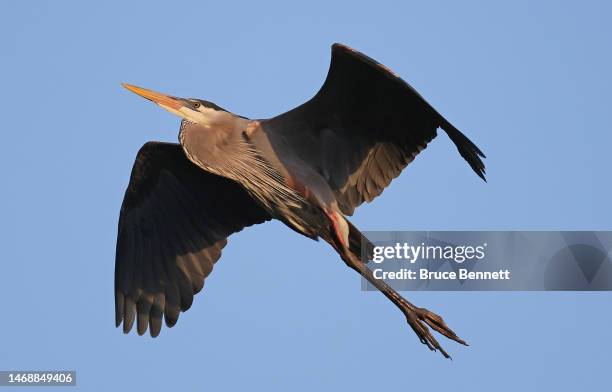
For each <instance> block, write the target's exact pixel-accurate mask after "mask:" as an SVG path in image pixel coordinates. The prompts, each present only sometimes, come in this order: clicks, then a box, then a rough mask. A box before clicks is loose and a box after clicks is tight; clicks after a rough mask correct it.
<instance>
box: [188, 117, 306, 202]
mask: <svg viewBox="0 0 612 392" xmlns="http://www.w3.org/2000/svg"><path fill="white" fill-rule="evenodd" d="M247 124H248V121H244V122H242V121H241V122H240V123H236V124H233V126H231V127H228V128H225V129H221V128H210V129H202V128H198V126H197V125H196V124H191V123H186V124H185V125H183V124H181V132H180V134H179V141H180V143H181V145H182V146H183V150H184V151H185V154H186V155H187V157H188V158H189V160H190V161H192V162H193V163H195V164H196V165H198V166H199V167H201V168H202V169H204V170H206V171H209V172H211V173H214V174H217V175H220V176H223V177H226V178H229V179H231V180H234V181H236V182H238V183H240V184H241V185H242V186H244V187H245V188H246V189H247V191H248V192H249V193H250V194H251V195H252V196H253V197H255V198H256V199H257V200H259V201H260V203H261V204H262V205H263V206H264V207H266V208H267V209H268V210H269V211H270V212H273V211H274V210H276V209H277V208H278V206H281V205H282V206H284V207H294V208H301V207H302V206H303V205H304V202H305V200H304V199H303V198H302V197H301V196H300V195H299V194H297V193H296V192H295V191H294V190H293V189H291V188H290V187H289V186H287V185H286V184H285V179H284V178H283V176H282V174H281V173H279V172H278V170H276V169H275V168H273V167H272V166H271V165H270V164H269V163H268V162H267V161H266V159H265V158H264V157H262V155H261V154H260V152H259V151H258V150H257V148H256V147H255V146H253V145H252V144H251V143H250V142H249V141H248V140H247V138H246V137H245V136H244V131H245V130H246V126H247Z"/></svg>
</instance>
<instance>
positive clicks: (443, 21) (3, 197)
mask: <svg viewBox="0 0 612 392" xmlns="http://www.w3.org/2000/svg"><path fill="white" fill-rule="evenodd" d="M86 3H87V2H76V1H75V2H68V1H49V2H43V1H15V2H8V1H6V2H3V3H2V5H1V6H0V52H1V54H0V64H1V68H0V69H1V72H0V86H1V91H0V113H1V115H2V117H1V118H2V125H1V127H0V132H2V154H0V167H1V168H2V192H1V194H0V201H1V202H0V216H1V219H0V239H1V240H0V241H1V243H2V260H1V263H2V264H1V267H0V268H1V269H0V298H1V301H2V314H3V316H2V325H1V326H0V332H1V334H0V369H5V370H12V369H76V370H77V372H78V384H79V386H78V387H77V388H76V389H77V390H83V391H128V390H149V391H154V390H159V391H161V390H174V388H176V390H188V391H192V390H207V391H220V390H266V391H286V390H294V391H312V390H351V391H372V390H376V391H383V390H388V391H397V390H417V389H420V390H428V391H435V390H443V389H445V390H453V391H455V390H459V391H463V390H465V391H468V390H469V391H481V390H482V391H488V390H492V389H493V390H499V391H517V390H518V391H522V392H523V391H536V390H538V391H539V390H556V391H571V390H577V389H580V390H589V389H593V390H603V389H605V388H606V387H607V386H608V383H609V376H608V375H609V363H610V351H611V350H612V340H611V339H610V334H609V330H610V325H611V324H612V312H610V305H611V304H612V294H610V293H486V292H478V293H443V292H436V293H432V292H423V293H404V294H405V295H406V297H407V298H409V299H410V300H412V301H413V302H415V303H416V304H418V305H421V306H425V307H428V308H429V309H432V310H434V311H436V312H438V313H439V314H441V315H443V316H444V317H445V318H446V320H447V321H448V322H449V324H450V325H451V327H452V328H454V329H455V331H457V332H458V333H459V334H460V335H461V336H462V337H463V338H465V339H466V340H467V341H468V342H469V343H470V344H471V346H470V347H469V348H465V347H462V346H459V345H456V344H453V343H452V342H450V341H444V345H445V347H446V348H447V349H448V351H449V352H450V353H451V354H452V355H453V356H454V361H452V362H451V361H448V360H444V359H443V358H442V357H441V356H440V355H439V354H433V353H430V352H429V351H428V350H427V349H426V348H425V347H424V346H422V345H421V344H420V343H419V342H418V340H417V338H416V337H415V335H414V334H413V332H412V331H411V330H410V328H409V327H408V326H407V325H406V323H405V320H404V318H403V317H402V316H401V314H400V313H399V312H398V311H397V310H396V309H395V308H394V307H393V306H392V305H391V304H390V303H388V301H387V300H386V299H385V298H384V297H383V296H382V295H380V294H378V293H374V292H362V291H360V280H359V277H358V276H357V275H356V274H355V273H354V272H353V271H350V270H349V269H347V268H346V267H345V265H344V264H343V263H342V262H341V261H340V260H339V258H338V257H337V256H336V255H335V254H334V252H333V251H332V250H331V249H329V247H328V246H326V245H325V244H323V243H315V242H313V241H310V240H308V239H305V238H300V237H299V236H297V235H295V234H294V233H293V232H292V231H290V230H288V229H286V228H285V227H284V226H283V225H282V224H280V223H269V224H266V225H261V226H259V227H255V228H252V229H249V230H246V231H244V232H242V233H239V234H238V235H236V236H234V237H232V238H231V239H230V242H229V244H228V247H227V248H226V251H225V253H224V256H223V258H222V259H221V261H220V262H219V263H218V264H217V267H216V269H215V271H213V274H212V275H211V277H210V279H208V280H207V286H206V287H205V289H204V291H203V292H202V293H200V294H199V295H198V296H197V298H196V300H195V303H194V306H193V307H192V309H191V310H190V311H189V312H187V313H185V314H183V315H182V316H181V319H180V320H179V323H178V324H177V326H176V327H175V328H173V329H170V330H169V329H164V330H163V331H162V333H161V336H160V337H159V338H157V339H151V338H150V337H148V336H144V337H139V336H137V335H136V334H134V333H132V334H131V335H128V336H125V335H123V334H122V333H121V331H120V330H118V329H115V328H114V324H113V323H114V315H113V312H114V307H113V306H114V305H113V269H114V252H115V236H116V227H117V219H118V213H119V206H120V203H121V200H122V197H123V192H124V190H125V187H126V185H127V181H128V176H129V173H130V169H131V166H132V163H133V159H134V157H135V154H136V152H137V150H138V148H139V147H140V146H141V145H142V144H143V143H144V142H146V141H148V140H165V141H175V140H176V138H177V130H178V122H179V120H178V119H177V118H176V117H174V116H172V115H170V114H168V113H166V112H164V111H162V110H160V109H159V108H156V107H154V105H151V104H150V103H147V102H146V101H144V100H143V99H141V98H138V97H136V96H134V95H133V94H131V93H129V92H128V91H126V90H124V89H122V88H121V87H120V83H121V82H130V83H134V84H137V85H143V86H145V87H150V88H154V89H159V90H161V91H165V92H168V93H173V94H176V95H183V96H197V97H201V98H205V99H209V100H212V101H214V102H216V103H218V104H219V105H221V106H223V107H227V108H228V109H230V110H232V111H234V112H236V113H239V114H242V115H245V116H249V117H268V116H272V115H275V114H278V113H281V112H283V111H285V110H287V109H289V108H291V107H294V106H296V105H297V104H299V103H301V102H303V101H305V100H306V99H308V98H309V97H311V96H312V95H313V94H314V93H315V91H316V90H317V89H318V87H319V86H320V84H321V83H322V81H323V79H324V77H325V74H326V72H327V67H328V63H329V55H330V50H329V47H330V45H331V44H332V43H333V42H335V41H338V42H343V43H346V44H348V45H351V46H353V47H355V48H357V49H359V50H361V51H363V52H365V53H367V54H368V55H370V56H371V57H374V58H375V59H377V60H379V61H381V62H382V63H384V64H386V65H388V66H389V67H391V68H392V69H394V70H395V71H396V72H397V73H399V74H400V75H401V76H402V77H404V78H405V79H406V80H407V81H408V82H409V83H411V84H413V86H415V87H416V88H417V89H418V90H419V91H420V92H421V93H422V94H423V95H424V96H425V97H426V98H427V99H428V100H429V101H430V102H431V103H432V104H433V105H434V106H435V107H436V108H438V110H439V111H440V112H441V113H443V114H444V115H445V116H446V117H447V118H448V119H450V120H451V121H452V122H453V123H454V124H455V125H457V126H458V127H459V128H460V129H462V130H463V131H464V132H465V133H466V134H467V135H469V136H470V138H472V140H474V141H475V142H476V143H477V144H478V145H479V146H480V147H481V148H482V149H483V151H484V152H485V153H486V154H487V156H488V159H487V160H486V164H487V174H488V178H489V183H488V184H485V183H483V182H481V181H480V180H479V179H478V178H477V177H476V176H475V175H474V174H473V173H472V172H471V170H470V169H469V167H468V166H467V165H466V164H465V162H464V161H463V160H462V159H461V158H459V156H458V155H457V153H456V150H455V149H454V148H453V147H452V146H451V142H450V141H449V140H448V138H447V137H446V136H445V135H441V137H439V138H438V139H436V140H435V141H434V142H433V143H432V144H431V145H430V147H429V148H428V149H427V150H426V151H425V153H423V154H421V155H420V156H419V157H418V159H417V160H416V161H415V162H414V163H413V164H412V165H411V166H410V167H409V168H408V169H407V170H405V171H404V173H403V174H402V176H401V177H400V178H399V179H398V180H396V181H395V182H393V184H392V186H391V187H390V188H389V189H387V190H386V191H385V193H384V194H383V195H382V197H380V198H378V199H377V200H376V201H375V202H374V203H372V204H370V205H366V206H364V207H362V208H361V209H359V210H358V212H357V214H356V215H355V217H354V218H353V221H354V223H355V224H357V225H358V226H359V227H360V228H362V230H391V229H396V230H401V229H403V230H413V229H414V230H452V229H474V230H487V229H493V230H495V229H497V230H501V229H517V230H519V229H520V230H525V229H536V230H537V229H547V230H548V229H549V230H562V229H566V230H567V229H583V230H588V229H599V230H609V229H612V222H611V212H610V200H612V183H611V181H610V167H611V164H610V154H609V149H610V144H612V132H611V129H610V119H609V114H610V108H611V107H612V102H611V98H610V91H612V77H611V76H610V70H611V69H612V55H611V52H610V48H611V47H612V39H611V38H612V28H611V27H610V23H609V17H610V15H611V14H612V8H611V7H610V5H609V3H607V2H603V1H602V2H593V1H586V2H562V1H540V2H532V1H512V2H497V3H498V4H497V5H494V4H492V3H491V2H485V1H483V2H397V3H389V2H385V1H376V2H373V1H369V2H364V3H358V2H354V1H351V2H345V3H339V2H338V3H335V2H334V3H333V4H332V2H328V1H307V2H302V3H301V5H291V6H290V5H288V2H283V4H276V5H275V4H271V3H267V2H263V1H255V2H248V3H247V2H245V3H244V4H231V3H230V2H224V1H216V2H200V1H189V2H180V1H174V2H169V1H164V2H153V1H147V2H140V3H137V2H110V1H97V2H89V3H88V4H86ZM279 3H280V2H279ZM425 3H426V4H425Z"/></svg>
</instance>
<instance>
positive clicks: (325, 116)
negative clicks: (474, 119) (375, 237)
mask: <svg viewBox="0 0 612 392" xmlns="http://www.w3.org/2000/svg"><path fill="white" fill-rule="evenodd" d="M124 87H126V88H127V89H128V90H130V91H132V92H134V93H136V94H138V95H140V96H142V97H144V98H146V99H148V100H150V101H152V102H153V103H155V104H157V105H158V106H160V107H162V108H164V109H166V110H167V111H169V112H171V113H174V114H176V115H178V116H179V117H181V119H182V120H181V124H180V130H179V136H178V140H179V144H175V143H161V142H153V141H152V142H147V143H146V144H145V145H143V146H142V148H141V149H140V151H138V154H137V156H136V161H135V162H134V166H133V168H132V173H131V176H130V182H129V185H128V187H127V190H126V192H125V196H124V199H123V203H122V205H121V213H120V217H119V228H118V235H117V250H116V260H115V315H116V325H117V326H119V325H121V323H123V331H124V332H125V333H128V332H129V331H130V330H131V329H132V326H133V324H134V321H136V329H137V331H138V334H140V335H142V334H144V333H145V332H146V330H147V328H148V329H149V331H150V334H151V336H154V337H155V336H157V335H158V334H159V332H160V330H161V327H162V318H163V319H164V320H165V323H166V325H167V326H168V327H172V326H174V325H175V324H176V322H177V320H178V317H179V313H180V312H181V311H186V310H187V309H189V308H190V307H191V304H192V301H193V296H194V295H195V294H197V293H198V292H200V291H201V290H202V288H203V286H204V280H205V279H206V278H207V277H208V275H209V274H210V273H211V271H212V269H213V266H214V264H215V263H216V262H217V260H218V259H219V258H220V257H221V251H222V249H223V247H224V246H225V245H226V243H227V238H228V237H229V236H230V235H231V234H233V233H236V232H238V231H240V230H242V229H244V228H245V227H248V226H252V225H254V224H258V223H263V222H266V221H268V220H270V219H278V220H280V221H281V222H283V223H284V224H285V225H287V226H288V227H289V228H291V229H293V230H294V231H296V232H297V233H300V234H302V235H304V236H306V237H309V238H312V239H314V240H318V239H319V238H320V239H323V240H324V241H326V242H327V243H329V244H330V245H331V246H332V247H333V248H334V249H335V251H336V252H337V253H338V254H339V256H340V257H341V259H342V260H343V261H344V262H345V263H346V265H347V266H348V267H350V268H352V269H353V270H355V271H357V272H358V273H359V274H360V275H361V276H363V277H364V278H365V279H367V280H368V281H369V282H371V283H372V284H373V285H374V286H375V287H376V288H377V289H378V290H380V291H381V292H382V293H383V294H384V295H385V296H386V297H387V298H388V299H389V300H391V301H392V302H393V303H394V304H395V305H396V306H397V307H398V308H399V309H400V310H401V311H402V313H403V314H404V316H405V317H406V319H407V322H408V324H409V325H410V327H412V329H413V330H414V332H415V333H416V335H417V336H418V338H419V339H420V341H421V342H422V343H423V344H425V345H426V346H427V347H429V348H430V349H431V350H434V351H435V350H439V351H440V352H441V353H442V354H443V355H444V356H445V357H448V354H447V353H446V351H444V349H442V347H441V346H440V344H439V343H438V341H437V340H436V338H435V337H434V336H433V334H432V333H431V331H430V328H431V329H433V330H435V331H437V332H438V333H440V334H442V335H443V336H445V337H447V338H449V339H452V340H454V341H456V342H459V343H461V344H465V342H464V341H463V340H461V339H460V338H459V337H458V336H457V335H456V334H455V333H454V332H453V331H452V330H451V329H450V328H449V327H448V326H447V325H446V323H445V322H444V320H443V319H442V318H441V317H440V316H438V315H437V314H435V313H433V312H431V311H429V310H427V309H424V308H420V307H417V306H415V305H413V304H412V303H410V302H408V301H407V300H405V299H404V298H403V297H402V296H401V295H399V294H398V293H397V292H396V291H395V290H393V289H392V288H391V287H389V286H388V285H387V284H386V283H385V282H384V281H383V280H378V279H375V278H374V276H373V275H372V272H371V271H370V269H369V268H368V267H367V265H366V264H367V260H362V258H361V249H362V241H367V239H365V238H362V235H361V233H360V232H359V230H358V229H357V228H356V227H355V226H354V225H353V224H351V222H349V220H348V219H347V218H346V217H347V216H350V215H352V214H353V212H354V210H355V208H356V207H358V206H359V205H361V204H362V203H363V202H370V201H372V200H373V199H374V198H375V197H377V196H378V195H380V194H381V193H382V191H383V190H384V189H385V188H386V187H387V186H388V185H389V184H390V183H391V181H392V180H393V179H394V178H395V177H397V176H398V175H399V174H400V172H401V171H402V170H403V169H404V168H405V167H406V166H407V165H408V164H409V163H410V162H411V161H412V160H413V159H414V158H415V157H416V155H417V154H418V153H419V152H421V151H422V150H423V149H424V148H425V147H427V144H428V143H429V142H430V141H432V139H433V138H435V137H436V135H437V130H438V128H441V129H442V130H444V131H445V132H446V134H447V135H448V136H449V137H450V139H451V140H452V141H453V143H454V144H455V146H456V147H457V149H458V151H459V154H460V155H461V156H462V157H463V158H464V159H465V160H466V161H467V163H468V164H469V165H470V166H471V168H472V169H473V170H474V171H475V172H476V174H477V175H478V176H480V177H481V178H482V179H483V180H484V179H485V177H484V173H485V168H484V164H483V162H482V160H481V157H482V158H484V154H483V153H482V152H481V151H480V149H478V147H476V146H475V145H474V143H472V142H471V141H470V140H469V139H468V138H467V137H466V136H465V135H464V134H463V133H461V132H460V131H459V130H458V129H457V128H455V127H454V126H453V125H452V124H451V123H450V122H448V121H447V120H446V119H445V118H444V117H442V116H441V115H440V114H439V113H438V112H437V111H436V110H435V109H434V108H433V107H432V106H431V105H430V104H429V103H427V102H426V101H425V99H423V97H422V96H421V95H420V94H419V93H418V92H417V91H416V90H415V89H414V88H412V87H411V86H410V85H409V84H408V83H406V82H404V81H403V80H402V79H400V78H399V77H398V76H397V75H396V74H395V73H393V72H392V71H390V70H389V69H387V68H386V67H385V66H383V65H381V64H379V63H378V62H376V61H374V60H372V59H371V58H369V57H368V56H366V55H364V54H362V53H360V52H358V51H356V50H354V49H351V48H349V47H347V46H345V45H342V44H334V45H332V55H331V64H330V67H329V71H328V74H327V78H326V79H325V82H324V83H323V86H322V87H321V89H320V90H319V91H318V92H317V94H316V95H315V96H314V97H313V98H312V99H310V100H309V101H308V102H306V103H304V104H302V105H300V106H298V107H296V108H295V109H292V110H290V111H288V112H286V113H283V114H281V115H279V116H276V117H273V118H270V119H259V120H251V119H248V118H246V117H242V116H239V115H236V114H234V113H232V112H229V111H227V110H225V109H223V108H221V107H219V106H217V105H215V104H214V103H212V102H209V101H205V100H202V99H196V98H179V97H174V96H169V95H165V94H161V93H158V92H155V91H152V90H148V89H144V88H141V87H136V86H133V85H129V84H124ZM370 246H371V244H370V243H369V241H368V242H367V246H366V249H369V248H368V247H370Z"/></svg>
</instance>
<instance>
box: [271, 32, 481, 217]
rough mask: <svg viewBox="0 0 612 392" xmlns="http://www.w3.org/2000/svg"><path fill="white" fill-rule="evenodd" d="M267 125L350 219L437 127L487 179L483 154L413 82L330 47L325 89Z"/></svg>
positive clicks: (346, 50)
mask: <svg viewBox="0 0 612 392" xmlns="http://www.w3.org/2000/svg"><path fill="white" fill-rule="evenodd" d="M263 124H264V126H265V127H266V129H267V131H268V132H269V133H270V135H271V138H270V140H271V142H272V144H273V145H274V144H277V147H279V148H284V149H285V150H290V151H291V152H290V154H294V155H295V156H297V157H298V158H299V159H301V160H302V161H304V162H307V163H308V164H310V165H311V166H312V167H313V168H314V169H315V170H317V171H318V172H319V173H321V174H322V175H323V176H324V177H325V178H326V180H327V182H328V183H329V185H330V186H331V188H332V190H333V191H334V193H335V195H336V199H337V200H338V202H339V205H340V207H341V209H342V211H343V212H344V213H346V214H349V215H350V214H352V213H353V211H354V209H355V207H357V206H359V205H360V204H361V203H363V202H364V201H368V202H369V201H371V200H372V199H374V198H375V197H376V196H378V195H379V194H380V193H381V192H382V191H383V189H384V188H385V187H386V186H387V185H389V183H390V182H391V180H392V179H393V178H395V177H397V176H398V175H399V174H400V172H401V171H402V169H403V168H404V167H406V165H407V164H408V163H410V162H411V161H412V160H413V159H414V157H415V156H416V155H417V154H418V153H419V152H420V151H421V150H423V149H424V148H425V147H426V146H427V143H429V142H430V141H431V140H432V139H433V138H434V137H435V136H436V130H437V128H439V127H440V128H442V129H443V130H444V131H446V133H447V134H448V135H449V137H450V138H451V140H452V141H453V142H454V143H455V145H456V146H457V149H458V150H459V153H460V154H461V156H462V157H463V158H465V160H466V161H467V162H468V163H469V164H470V166H471V167H472V169H474V171H475V172H476V174H478V175H479V176H480V177H481V178H482V179H484V172H485V169H484V164H483V162H482V160H481V159H480V157H483V158H484V154H483V153H482V152H481V151H480V150H479V149H478V147H476V146H475V145H474V144H473V143H472V142H471V141H470V140H469V139H468V138H467V137H466V136H465V135H463V134H462V133H461V132H459V130H457V129H456V128H455V127H454V126H453V125H451V124H450V123H449V122H448V121H447V120H445V119H444V118H443V117H442V116H441V115H440V114H439V113H438V112H437V111H436V110H435V109H434V108H433V107H432V106H431V105H429V104H428V103H427V102H426V101H425V99H423V97H421V95H419V93H418V92H417V91H416V90H415V89H414V88H412V87H411V86H410V85H409V84H408V83H406V82H404V81H403V80H402V79H400V78H399V77H398V76H396V75H395V74H394V73H393V72H391V71H390V70H388V69H387V68H386V67H384V66H383V65H381V64H379V63H377V62H376V61H374V60H372V59H371V58H369V57H367V56H365V55H364V54H362V53H359V52H357V51H355V50H353V49H351V48H348V47H346V46H343V45H340V44H334V45H333V46H332V59H331V64H330V68H329V72H328V74H327V79H326V80H325V83H324V84H323V87H322V88H321V90H319V92H318V93H317V94H316V95H315V96H314V97H313V98H312V99H311V100H310V101H308V102H306V103H305V104H303V105H301V106H299V107H297V108H295V109H293V110H291V111H289V112H287V113H284V114H282V115H280V116H277V117H274V118H272V119H270V120H266V121H264V123H263ZM280 144H284V145H283V146H281V145H280ZM286 159H291V156H287V157H286Z"/></svg>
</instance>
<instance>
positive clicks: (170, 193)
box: [115, 142, 270, 336]
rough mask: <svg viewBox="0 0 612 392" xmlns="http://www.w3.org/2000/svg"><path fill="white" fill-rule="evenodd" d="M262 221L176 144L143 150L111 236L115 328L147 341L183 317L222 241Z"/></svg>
mask: <svg viewBox="0 0 612 392" xmlns="http://www.w3.org/2000/svg"><path fill="white" fill-rule="evenodd" d="M268 219H270V216H269V215H268V214H267V213H266V212H265V211H264V210H262V209H261V208H260V207H259V206H258V205H257V204H256V203H255V202H254V201H253V200H252V199H251V197H250V196H249V195H248V194H247V192H246V191H245V190H244V189H243V188H242V187H241V186H240V185H238V184H237V183H235V182H233V181H231V180H228V179H225V178H223V177H219V176H216V175H214V174H211V173H208V172H205V171H203V170H201V169H200V168H198V167H197V166H195V165H194V164H192V163H191V162H190V161H189V160H188V159H187V158H186V156H185V155H184V153H183V151H182V149H181V147H180V146H179V145H178V144H171V143H157V142H149V143H146V144H145V145H144V146H143V147H142V148H141V149H140V151H139V152H138V155H137V156H136V162H134V167H133V169H132V174H131V177H130V184H129V185H128V188H127V191H126V192H125V197H124V199H123V204H122V206H121V215H120V217H119V233H118V236H117V254H116V260H115V315H116V324H117V326H119V325H120V324H121V322H122V321H123V331H124V332H126V333H127V332H129V331H130V329H131V328H132V324H133V323H134V318H135V315H137V319H138V321H137V329H138V333H139V334H141V335H142V334H143V333H144V332H145V331H146V329H147V326H149V327H150V332H151V335H152V336H157V335H158V334H159V331H160V329H161V320H162V315H164V316H165V320H166V325H168V326H169V327H171V326H173V325H174V324H175V323H176V321H177V319H178V316H179V311H181V310H182V311H185V310H187V309H189V307H190V306H191V303H192V301H193V295H194V294H196V293H198V292H199V291H200V290H201V289H202V287H203V286H204V278H206V276H208V274H210V272H211V270H212V268H213V264H214V263H215V262H216V261H217V260H218V259H219V257H220V256H221V249H222V248H223V247H224V246H225V244H226V242H227V240H226V238H227V236H229V235H230V234H232V233H235V232H237V231H240V230H241V229H242V228H244V227H246V226H250V225H253V224H255V223H261V222H264V221H266V220H268Z"/></svg>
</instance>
